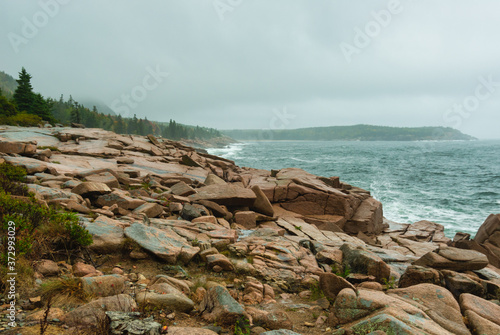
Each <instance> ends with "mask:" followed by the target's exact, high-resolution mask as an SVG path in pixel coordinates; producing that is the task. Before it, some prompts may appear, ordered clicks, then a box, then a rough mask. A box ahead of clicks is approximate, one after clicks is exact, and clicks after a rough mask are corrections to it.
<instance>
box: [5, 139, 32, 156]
mask: <svg viewBox="0 0 500 335" xmlns="http://www.w3.org/2000/svg"><path fill="white" fill-rule="evenodd" d="M0 152H3V153H6V154H19V155H27V156H31V155H34V154H35V153H36V143H28V142H9V141H0Z"/></svg>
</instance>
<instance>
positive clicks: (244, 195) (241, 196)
mask: <svg viewBox="0 0 500 335" xmlns="http://www.w3.org/2000/svg"><path fill="white" fill-rule="evenodd" d="M197 192H198V193H197V194H193V195H190V196H189V198H190V199H191V200H193V201H196V200H210V201H213V202H216V203H218V204H219V205H226V206H244V207H250V206H252V205H253V204H254V202H255V199H256V198H257V197H256V195H255V193H254V192H253V191H252V190H250V189H248V188H243V187H239V186H236V185H230V184H224V185H222V184H213V185H209V186H204V187H201V188H199V189H197Z"/></svg>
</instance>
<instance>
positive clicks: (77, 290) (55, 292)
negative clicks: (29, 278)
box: [40, 277, 90, 304]
mask: <svg viewBox="0 0 500 335" xmlns="http://www.w3.org/2000/svg"><path fill="white" fill-rule="evenodd" d="M40 295H41V297H42V299H43V300H44V301H52V300H55V301H61V302H65V304H71V303H82V302H84V303H85V302H87V301H88V300H90V296H89V294H87V293H86V292H85V290H84V289H83V285H82V281H81V279H80V278H75V277H62V278H58V279H55V280H51V281H48V282H45V283H43V284H42V286H41V287H40Z"/></svg>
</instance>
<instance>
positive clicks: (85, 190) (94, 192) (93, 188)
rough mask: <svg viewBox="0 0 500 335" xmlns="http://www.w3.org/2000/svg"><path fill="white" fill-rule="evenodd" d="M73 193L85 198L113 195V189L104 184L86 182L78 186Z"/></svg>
mask: <svg viewBox="0 0 500 335" xmlns="http://www.w3.org/2000/svg"><path fill="white" fill-rule="evenodd" d="M71 192H73V193H75V194H78V195H81V196H82V197H84V198H85V197H95V196H99V195H102V194H107V193H111V189H110V188H109V186H108V185H106V184H104V183H99V182H91V181H86V182H83V183H81V184H78V186H76V187H75V188H73V189H72V190H71Z"/></svg>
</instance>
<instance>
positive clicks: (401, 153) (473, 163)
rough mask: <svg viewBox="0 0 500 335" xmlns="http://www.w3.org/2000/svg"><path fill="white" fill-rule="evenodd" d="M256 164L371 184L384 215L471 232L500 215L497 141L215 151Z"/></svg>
mask: <svg viewBox="0 0 500 335" xmlns="http://www.w3.org/2000/svg"><path fill="white" fill-rule="evenodd" d="M209 152H210V153H211V154H214V155H218V156H222V157H224V158H228V159H231V160H234V161H235V162H236V164H238V165H239V166H247V167H252V168H257V169H265V170H271V169H281V168H286V167H296V168H301V169H304V170H306V171H308V172H310V173H313V174H315V175H319V176H325V177H330V176H339V177H340V180H341V181H344V182H346V183H349V184H351V185H353V186H358V187H361V188H364V189H366V190H369V191H370V192H371V194H372V196H373V197H375V198H376V199H378V200H379V201H381V202H382V204H383V208H384V216H385V217H386V218H387V219H389V220H392V221H395V222H399V223H414V222H417V221H420V220H429V221H434V222H437V223H440V224H442V225H444V227H445V233H446V236H448V237H449V238H453V236H454V235H455V233H456V232H458V231H461V232H466V233H470V234H471V235H472V236H474V234H475V233H476V232H477V229H478V228H479V226H480V225H481V224H482V223H483V222H484V220H485V219H486V217H487V216H488V215H489V214H492V213H500V140H479V141H422V142H348V141H333V142H330V141H328V142H326V141H260V142H257V141H256V142H244V143H236V144H232V145H230V146H228V147H226V148H222V149H210V150H209Z"/></svg>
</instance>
